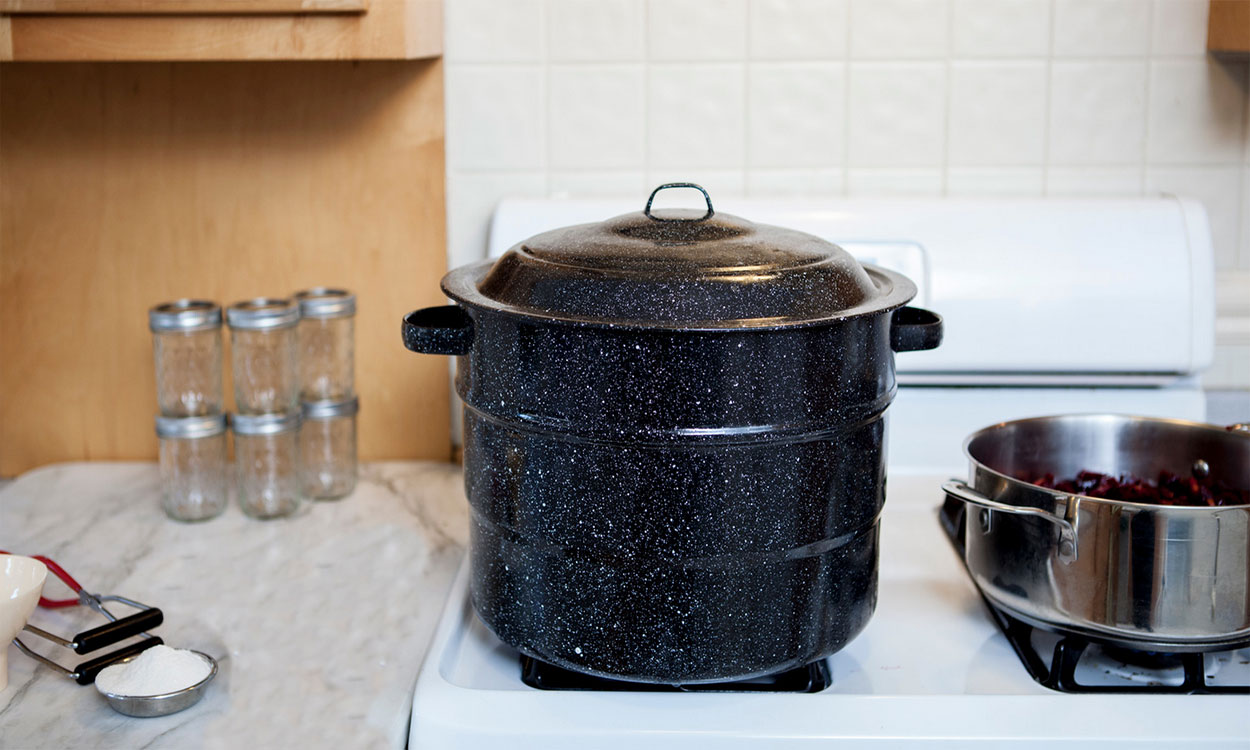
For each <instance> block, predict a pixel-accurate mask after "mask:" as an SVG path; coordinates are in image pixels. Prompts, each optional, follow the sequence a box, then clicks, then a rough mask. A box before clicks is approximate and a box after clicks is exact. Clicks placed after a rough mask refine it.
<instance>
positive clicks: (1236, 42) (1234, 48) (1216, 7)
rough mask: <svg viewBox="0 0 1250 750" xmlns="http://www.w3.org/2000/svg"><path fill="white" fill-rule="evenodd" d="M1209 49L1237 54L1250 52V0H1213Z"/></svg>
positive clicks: (1208, 29) (1210, 16)
mask: <svg viewBox="0 0 1250 750" xmlns="http://www.w3.org/2000/svg"><path fill="white" fill-rule="evenodd" d="M1207 49H1208V50H1209V51H1211V52H1223V53H1229V54H1235V55H1245V54H1248V53H1250V0H1211V9H1210V14H1209V15H1208V16H1207Z"/></svg>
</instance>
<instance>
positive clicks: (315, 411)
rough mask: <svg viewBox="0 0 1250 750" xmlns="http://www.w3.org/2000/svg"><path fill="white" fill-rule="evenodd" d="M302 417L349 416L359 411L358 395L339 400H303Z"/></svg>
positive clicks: (326, 417) (327, 417)
mask: <svg viewBox="0 0 1250 750" xmlns="http://www.w3.org/2000/svg"><path fill="white" fill-rule="evenodd" d="M302 408H303V412H304V419H329V418H331V417H351V416H355V414H356V412H358V411H360V397H359V396H352V397H351V398H346V399H342V400H340V401H333V400H329V401H305V402H304V403H303V404H302Z"/></svg>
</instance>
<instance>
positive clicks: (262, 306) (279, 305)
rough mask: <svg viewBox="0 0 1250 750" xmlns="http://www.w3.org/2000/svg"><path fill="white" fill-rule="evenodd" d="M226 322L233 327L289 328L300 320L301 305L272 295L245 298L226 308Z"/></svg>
mask: <svg viewBox="0 0 1250 750" xmlns="http://www.w3.org/2000/svg"><path fill="white" fill-rule="evenodd" d="M226 322H227V323H229V324H230V327H231V328H247V329H253V330H255V329H264V328H289V327H290V326H293V325H295V324H296V323H298V322H299V305H296V304H295V303H294V302H292V301H291V300H289V299H274V298H271V297H256V298H255V299H249V300H243V301H242V302H235V303H234V304H233V305H231V306H230V307H229V308H228V309H227V310H226Z"/></svg>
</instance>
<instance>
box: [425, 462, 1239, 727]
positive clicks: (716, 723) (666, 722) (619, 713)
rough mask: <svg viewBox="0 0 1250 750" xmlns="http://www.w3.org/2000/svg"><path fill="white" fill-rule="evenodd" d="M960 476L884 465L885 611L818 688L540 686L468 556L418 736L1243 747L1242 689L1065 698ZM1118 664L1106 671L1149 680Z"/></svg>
mask: <svg viewBox="0 0 1250 750" xmlns="http://www.w3.org/2000/svg"><path fill="white" fill-rule="evenodd" d="M958 474H959V472H953V473H951V474H916V473H904V472H899V471H895V472H892V473H891V474H890V478H889V488H888V493H887V501H886V505H885V511H884V513H883V515H882V530H881V564H880V598H879V603H878V606H877V611H876V613H875V615H874V616H873V619H872V620H871V621H870V622H869V624H868V627H867V629H866V630H865V631H864V632H863V633H862V634H861V635H860V636H859V637H858V638H856V639H855V640H854V641H852V642H851V643H850V644H849V645H848V646H847V648H845V649H843V650H842V651H840V652H838V653H837V654H834V655H833V656H832V657H831V658H830V659H829V660H828V662H827V667H828V671H829V678H830V680H831V684H829V686H828V687H826V688H825V689H823V690H820V691H819V692H815V693H808V694H804V693H780V692H756V691H752V692H706V691H698V692H677V693H674V692H655V691H635V690H623V691H622V690H603V689H595V688H594V687H593V686H591V688H590V689H584V688H579V689H572V690H551V689H538V688H535V687H532V686H530V685H527V684H526V682H525V681H523V679H522V668H521V660H520V655H519V654H518V653H517V652H516V651H514V650H513V649H511V648H509V647H508V646H505V645H504V644H503V643H502V642H500V641H499V640H498V639H497V638H495V637H494V635H493V634H491V633H490V632H489V631H488V630H487V629H486V628H485V626H483V625H482V624H481V621H480V620H478V619H477V617H476V616H475V615H474V614H473V612H472V607H471V606H470V605H469V603H468V598H467V583H468V576H467V567H462V569H461V571H460V574H459V575H458V576H457V579H456V582H455V584H454V585H453V588H452V591H451V594H450V596H449V600H448V602H447V605H446V609H445V611H444V613H443V617H442V620H441V622H440V624H439V628H438V631H437V633H436V635H435V638H434V641H433V643H432V645H431V647H430V650H429V652H428V653H427V656H426V660H425V663H424V665H423V666H422V669H421V672H420V674H419V675H418V678H417V683H416V688H415V692H414V705H413V716H412V726H411V732H410V745H411V746H412V747H421V748H424V747H431V748H435V747H458V748H459V747H465V748H473V747H482V748H485V747H488V746H489V747H496V746H498V744H499V743H500V742H502V741H507V742H509V743H510V744H511V745H513V746H517V745H519V746H536V745H538V744H540V743H541V744H542V746H543V747H544V748H578V750H582V749H583V748H585V747H592V746H593V747H596V748H614V747H621V748H625V747H638V746H639V744H640V743H643V742H645V743H646V746H647V747H648V750H657V749H659V748H669V747H672V748H677V747H682V748H688V747H690V746H691V743H694V746H697V747H700V748H703V747H741V746H743V745H744V744H746V743H748V742H751V743H755V744H759V743H761V742H762V743H764V744H767V745H768V746H770V747H771V746H773V745H776V744H779V743H782V742H784V743H788V744H809V745H810V744H815V743H821V742H827V741H829V740H834V739H852V740H856V741H857V742H858V743H859V744H865V745H868V746H872V747H877V746H880V747H887V746H888V747H939V746H941V747H956V746H958V747H968V746H977V745H980V746H982V747H990V746H996V745H999V744H1001V743H1002V742H1003V741H1004V740H1008V739H1011V740H1024V741H1032V742H1034V743H1036V745H1035V746H1036V747H1038V748H1041V747H1042V746H1043V743H1046V746H1047V748H1048V750H1049V745H1050V743H1052V742H1054V741H1056V740H1064V741H1065V742H1066V744H1065V747H1068V748H1083V747H1107V746H1110V745H1119V744H1121V743H1123V742H1124V741H1126V740H1129V741H1132V742H1133V743H1134V745H1135V746H1146V747H1169V748H1171V747H1176V746H1177V745H1178V744H1187V745H1188V746H1202V747H1240V748H1245V747H1246V743H1247V738H1250V712H1248V711H1246V699H1245V696H1244V695H1188V694H1171V695H1135V694H1122V693H1094V694H1085V695H1065V694H1062V693H1059V692H1055V691H1053V690H1051V689H1049V688H1047V687H1044V686H1043V685H1041V684H1039V683H1038V682H1036V681H1035V680H1034V679H1033V678H1032V677H1030V675H1029V673H1028V671H1026V669H1025V668H1024V667H1023V666H1022V664H1021V660H1020V658H1018V657H1017V655H1016V653H1015V651H1014V650H1013V646H1012V645H1011V643H1010V642H1009V641H1008V639H1007V638H1006V637H1005V636H1004V635H1003V632H1002V631H1000V629H999V627H998V625H997V624H996V623H995V621H994V619H993V618H992V617H991V616H990V614H989V613H988V612H987V610H986V608H985V606H984V604H983V602H982V599H981V597H980V596H979V594H978V592H977V591H976V589H975V587H974V586H973V584H972V582H971V580H970V579H969V578H968V576H967V573H966V571H965V570H964V569H963V566H962V563H961V561H960V559H959V558H958V556H957V555H956V554H955V552H954V550H953V549H952V548H951V545H950V543H949V542H948V541H947V539H946V538H945V537H944V534H943V531H942V529H941V527H940V526H939V523H938V517H937V510H938V507H939V506H940V505H941V502H942V492H941V489H940V485H941V483H942V481H944V480H946V479H948V478H950V476H953V475H958ZM1239 670H1244V671H1245V673H1247V674H1250V650H1242V651H1235V652H1228V656H1227V657H1226V658H1225V659H1224V661H1223V662H1222V663H1221V664H1220V665H1219V668H1218V670H1217V671H1218V674H1216V675H1215V677H1216V678H1218V680H1220V681H1227V682H1229V683H1235V682H1237V679H1238V678H1237V677H1236V675H1237V674H1238V671H1239ZM1104 671H1105V670H1104ZM1114 672H1115V670H1114V669H1113V670H1111V671H1110V672H1109V673H1108V674H1103V675H1101V676H1100V677H1099V678H1098V679H1099V680H1102V681H1107V680H1116V679H1119V680H1120V681H1122V682H1128V683H1132V682H1135V681H1136V682H1141V681H1149V679H1150V677H1149V676H1148V675H1146V676H1143V672H1142V670H1141V669H1137V670H1134V669H1132V668H1127V669H1123V670H1121V672H1122V674H1120V675H1118V676H1117V675H1116V674H1114ZM540 679H544V678H543V677H540ZM545 679H550V678H545ZM1164 679H1172V678H1170V677H1168V678H1164ZM1242 684H1244V682H1242ZM545 687H549V685H548V686H545ZM1026 746H1027V743H1026Z"/></svg>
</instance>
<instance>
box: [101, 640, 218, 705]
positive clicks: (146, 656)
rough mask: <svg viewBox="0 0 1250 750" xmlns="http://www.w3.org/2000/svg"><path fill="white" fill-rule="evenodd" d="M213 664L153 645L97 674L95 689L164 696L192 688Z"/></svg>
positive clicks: (187, 654) (191, 655)
mask: <svg viewBox="0 0 1250 750" xmlns="http://www.w3.org/2000/svg"><path fill="white" fill-rule="evenodd" d="M211 671H212V667H210V666H209V664H208V662H207V661H205V660H204V659H203V658H202V657H200V656H199V655H197V654H196V653H194V652H192V651H186V650H183V649H180V648H170V647H169V646H163V645H161V646H153V647H152V648H150V649H148V650H146V651H144V652H143V653H141V654H139V655H138V656H136V657H135V658H134V659H131V660H130V661H128V662H124V663H122V664H114V665H113V666H111V667H105V668H104V669H102V670H100V674H98V675H96V678H95V686H96V689H97V690H99V691H100V692H102V693H112V694H113V695H163V694H165V693H172V692H174V691H176V690H183V689H185V688H189V687H191V686H192V685H194V684H195V683H197V682H199V681H200V680H202V679H204V678H205V677H208V673H209V672H211Z"/></svg>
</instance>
